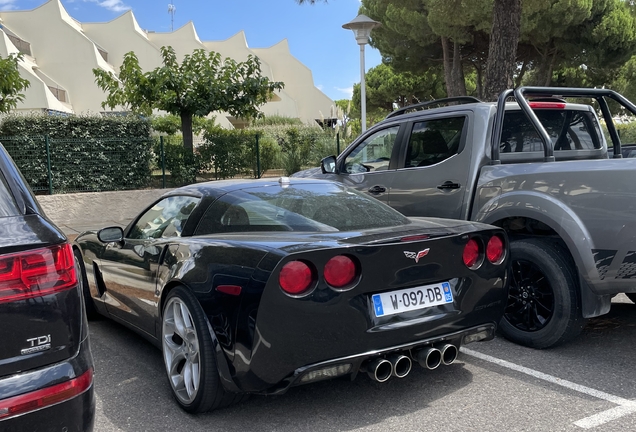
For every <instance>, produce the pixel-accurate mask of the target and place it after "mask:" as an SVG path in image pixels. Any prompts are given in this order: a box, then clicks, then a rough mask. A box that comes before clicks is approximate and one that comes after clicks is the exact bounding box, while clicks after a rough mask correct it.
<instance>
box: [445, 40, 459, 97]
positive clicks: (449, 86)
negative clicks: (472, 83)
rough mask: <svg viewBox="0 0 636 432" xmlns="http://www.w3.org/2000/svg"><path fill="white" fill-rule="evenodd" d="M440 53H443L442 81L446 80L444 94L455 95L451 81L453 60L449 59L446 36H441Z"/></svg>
mask: <svg viewBox="0 0 636 432" xmlns="http://www.w3.org/2000/svg"><path fill="white" fill-rule="evenodd" d="M442 53H443V54H444V81H446V96H447V97H453V96H457V93H456V91H455V85H454V84H455V83H454V82H453V62H452V60H451V53H450V48H449V46H448V38H445V37H443V38H442Z"/></svg>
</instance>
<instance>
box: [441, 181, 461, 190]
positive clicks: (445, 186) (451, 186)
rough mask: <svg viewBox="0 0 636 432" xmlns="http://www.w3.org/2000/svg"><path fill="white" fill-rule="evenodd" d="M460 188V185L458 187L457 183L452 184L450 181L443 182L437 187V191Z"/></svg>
mask: <svg viewBox="0 0 636 432" xmlns="http://www.w3.org/2000/svg"><path fill="white" fill-rule="evenodd" d="M460 187H462V185H460V184H459V183H453V182H452V181H445V182H444V183H442V184H441V185H439V186H437V189H442V190H445V189H459V188H460Z"/></svg>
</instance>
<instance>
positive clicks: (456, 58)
mask: <svg viewBox="0 0 636 432" xmlns="http://www.w3.org/2000/svg"><path fill="white" fill-rule="evenodd" d="M451 75H452V80H453V88H454V89H455V96H466V79H465V78H464V66H463V65H462V53H461V51H460V45H459V44H458V43H457V42H454V43H453V71H452V74H451Z"/></svg>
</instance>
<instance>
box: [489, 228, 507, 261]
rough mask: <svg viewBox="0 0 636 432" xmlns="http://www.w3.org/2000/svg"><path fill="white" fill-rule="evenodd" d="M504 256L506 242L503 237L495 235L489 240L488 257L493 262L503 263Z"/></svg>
mask: <svg viewBox="0 0 636 432" xmlns="http://www.w3.org/2000/svg"><path fill="white" fill-rule="evenodd" d="M503 256H504V242H503V240H502V239H501V237H499V236H497V235H495V236H492V237H491V238H490V240H488V245H487V246H486V257H487V258H488V261H490V262H491V263H493V264H501V262H502V258H503Z"/></svg>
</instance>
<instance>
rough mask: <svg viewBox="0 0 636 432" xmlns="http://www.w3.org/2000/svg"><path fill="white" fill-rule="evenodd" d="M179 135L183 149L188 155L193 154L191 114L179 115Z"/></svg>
mask: <svg viewBox="0 0 636 432" xmlns="http://www.w3.org/2000/svg"><path fill="white" fill-rule="evenodd" d="M181 133H182V134H183V147H184V148H185V149H186V150H189V152H190V153H194V146H193V144H192V142H193V139H192V114H189V113H181Z"/></svg>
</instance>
